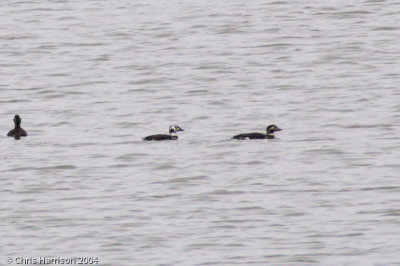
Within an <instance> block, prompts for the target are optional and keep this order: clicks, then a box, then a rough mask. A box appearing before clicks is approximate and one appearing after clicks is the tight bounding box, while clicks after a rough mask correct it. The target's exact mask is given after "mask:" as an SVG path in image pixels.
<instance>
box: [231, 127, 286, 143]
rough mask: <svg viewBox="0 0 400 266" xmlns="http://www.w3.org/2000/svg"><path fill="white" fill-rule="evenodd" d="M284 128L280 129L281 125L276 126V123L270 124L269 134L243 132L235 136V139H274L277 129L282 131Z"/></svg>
mask: <svg viewBox="0 0 400 266" xmlns="http://www.w3.org/2000/svg"><path fill="white" fill-rule="evenodd" d="M281 130H282V129H280V128H279V127H277V126H275V125H269V126H268V127H267V134H263V133H243V134H239V135H236V136H233V139H240V140H243V139H273V138H275V136H274V132H275V131H281Z"/></svg>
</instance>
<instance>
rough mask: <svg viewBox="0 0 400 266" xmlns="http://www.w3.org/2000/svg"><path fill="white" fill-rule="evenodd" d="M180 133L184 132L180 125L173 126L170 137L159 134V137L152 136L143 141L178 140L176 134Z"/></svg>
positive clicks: (170, 129) (170, 128)
mask: <svg viewBox="0 0 400 266" xmlns="http://www.w3.org/2000/svg"><path fill="white" fill-rule="evenodd" d="M178 131H184V130H183V129H182V128H181V127H180V126H178V125H172V126H170V127H169V135H167V134H157V135H150V136H147V137H144V138H143V140H156V141H159V140H177V139H178V136H177V135H176V132H178Z"/></svg>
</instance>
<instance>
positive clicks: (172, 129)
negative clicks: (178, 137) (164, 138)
mask: <svg viewBox="0 0 400 266" xmlns="http://www.w3.org/2000/svg"><path fill="white" fill-rule="evenodd" d="M178 131H183V129H182V128H181V127H180V126H178V125H172V126H170V127H169V134H176V132H178Z"/></svg>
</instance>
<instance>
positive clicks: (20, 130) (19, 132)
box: [7, 115, 28, 139]
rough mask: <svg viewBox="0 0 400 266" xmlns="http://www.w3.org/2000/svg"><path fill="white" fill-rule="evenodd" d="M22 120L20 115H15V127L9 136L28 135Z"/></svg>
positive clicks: (19, 136) (17, 137)
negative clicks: (22, 125)
mask: <svg viewBox="0 0 400 266" xmlns="http://www.w3.org/2000/svg"><path fill="white" fill-rule="evenodd" d="M21 121H22V119H21V118H20V117H19V115H15V116H14V125H15V126H14V129H12V130H10V132H8V134H7V136H9V137H14V138H15V139H19V138H21V137H26V136H28V134H27V133H26V131H25V130H24V129H23V128H22V127H21Z"/></svg>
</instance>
